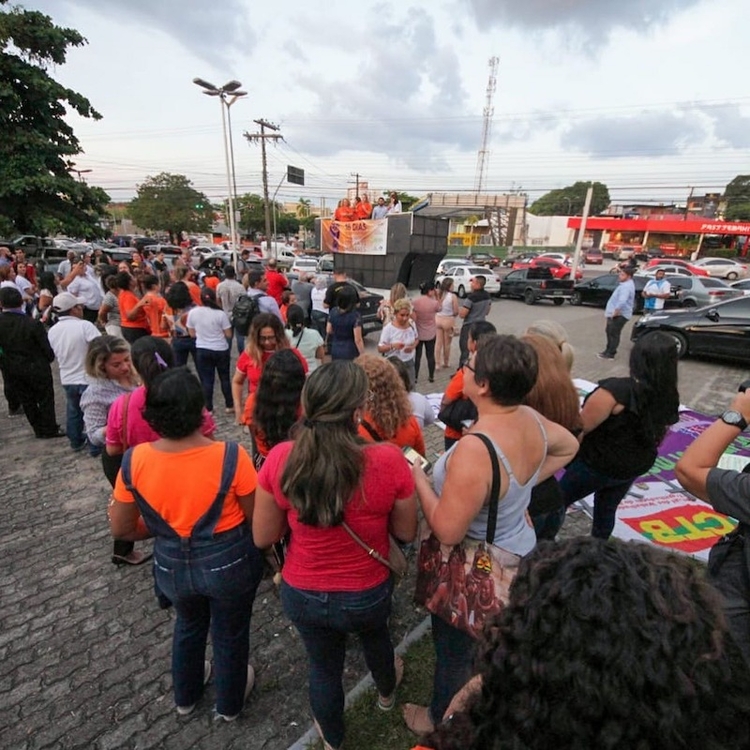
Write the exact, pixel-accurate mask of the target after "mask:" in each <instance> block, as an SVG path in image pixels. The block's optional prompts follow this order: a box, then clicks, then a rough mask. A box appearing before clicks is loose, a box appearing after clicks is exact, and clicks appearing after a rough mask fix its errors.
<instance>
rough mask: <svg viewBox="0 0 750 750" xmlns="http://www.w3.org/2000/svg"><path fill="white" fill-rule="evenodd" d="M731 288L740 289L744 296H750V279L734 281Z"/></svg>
mask: <svg viewBox="0 0 750 750" xmlns="http://www.w3.org/2000/svg"><path fill="white" fill-rule="evenodd" d="M729 286H730V287H732V289H739V290H740V291H742V293H743V294H750V279H743V280H742V281H733V282H732V283H731V284H730V285H729Z"/></svg>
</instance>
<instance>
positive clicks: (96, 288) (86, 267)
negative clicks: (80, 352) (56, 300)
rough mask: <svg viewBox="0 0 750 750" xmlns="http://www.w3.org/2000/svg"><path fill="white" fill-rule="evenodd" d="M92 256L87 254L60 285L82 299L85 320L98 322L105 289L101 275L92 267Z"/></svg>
mask: <svg viewBox="0 0 750 750" xmlns="http://www.w3.org/2000/svg"><path fill="white" fill-rule="evenodd" d="M90 258H91V256H90V255H85V256H84V258H83V259H82V260H80V261H79V262H78V263H76V264H75V265H74V266H73V268H71V270H70V273H69V274H68V275H67V276H66V277H65V278H64V279H63V280H62V282H60V285H61V286H62V288H63V289H65V291H67V292H70V293H71V294H72V295H73V296H74V297H79V298H80V299H81V300H82V304H83V317H84V320H88V321H89V322H90V323H96V319H97V317H98V316H99V308H100V307H101V306H102V301H103V300H104V290H103V289H102V284H101V281H100V280H99V277H98V276H97V275H96V273H95V272H94V269H93V268H92V267H91V262H90Z"/></svg>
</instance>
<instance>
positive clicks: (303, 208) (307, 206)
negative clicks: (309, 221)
mask: <svg viewBox="0 0 750 750" xmlns="http://www.w3.org/2000/svg"><path fill="white" fill-rule="evenodd" d="M311 205H312V204H311V202H310V199H309V198H300V199H299V202H298V203H297V216H298V218H300V219H304V218H306V217H308V216H309V215H310V214H311V213H312V208H311Z"/></svg>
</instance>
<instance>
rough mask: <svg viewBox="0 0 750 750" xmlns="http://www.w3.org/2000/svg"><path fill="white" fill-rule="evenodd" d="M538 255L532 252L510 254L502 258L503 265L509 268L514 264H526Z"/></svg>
mask: <svg viewBox="0 0 750 750" xmlns="http://www.w3.org/2000/svg"><path fill="white" fill-rule="evenodd" d="M539 255H540V253H539V252H536V251H534V250H526V251H524V252H522V253H510V254H509V255H506V256H505V258H503V265H504V266H507V267H511V266H513V264H514V263H528V262H529V261H531V260H533V259H534V258H537V257H538V256H539Z"/></svg>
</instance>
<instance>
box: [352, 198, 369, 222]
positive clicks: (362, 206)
mask: <svg viewBox="0 0 750 750" xmlns="http://www.w3.org/2000/svg"><path fill="white" fill-rule="evenodd" d="M354 210H355V212H356V214H357V218H358V219H369V218H370V216H372V203H367V201H361V202H360V203H357V205H356V206H355V207H354Z"/></svg>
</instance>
